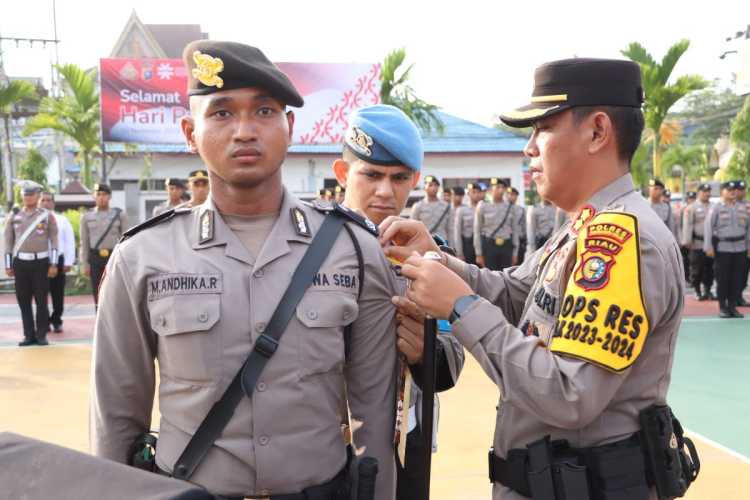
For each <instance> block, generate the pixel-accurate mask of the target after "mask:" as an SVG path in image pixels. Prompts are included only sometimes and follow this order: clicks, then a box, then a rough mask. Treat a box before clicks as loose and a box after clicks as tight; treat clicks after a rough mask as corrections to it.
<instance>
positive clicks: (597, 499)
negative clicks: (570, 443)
mask: <svg viewBox="0 0 750 500" xmlns="http://www.w3.org/2000/svg"><path fill="white" fill-rule="evenodd" d="M581 451H582V453H583V454H584V461H585V462H586V465H587V466H588V469H589V483H590V484H591V491H592V497H593V500H648V498H649V487H648V483H647V482H646V465H645V463H644V459H643V452H642V450H641V445H640V443H639V439H638V435H637V434H636V435H634V436H633V437H631V438H630V439H626V440H623V441H618V442H616V443H612V444H607V445H603V446H595V447H592V448H584V449H582V450H581Z"/></svg>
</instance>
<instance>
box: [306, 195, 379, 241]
mask: <svg viewBox="0 0 750 500" xmlns="http://www.w3.org/2000/svg"><path fill="white" fill-rule="evenodd" d="M312 206H313V208H315V210H318V211H319V212H323V213H326V214H328V213H330V214H336V215H338V216H340V217H345V218H347V219H349V220H351V221H353V222H356V223H357V225H358V226H360V227H362V228H363V229H364V230H366V231H367V232H368V233H370V234H372V235H374V236H378V235H379V234H380V232H379V231H378V226H376V225H375V223H374V222H373V221H371V220H370V219H368V218H367V217H365V216H364V215H361V214H359V213H357V212H355V211H354V210H352V209H350V208H347V207H345V206H344V205H339V204H338V203H336V202H322V201H320V200H316V201H314V202H313V203H312Z"/></svg>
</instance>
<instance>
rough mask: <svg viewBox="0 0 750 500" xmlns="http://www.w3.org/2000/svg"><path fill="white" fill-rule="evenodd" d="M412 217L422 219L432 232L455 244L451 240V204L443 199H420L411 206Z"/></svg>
mask: <svg viewBox="0 0 750 500" xmlns="http://www.w3.org/2000/svg"><path fill="white" fill-rule="evenodd" d="M410 218H411V219H414V220H418V221H421V222H422V223H423V224H424V225H425V226H427V229H428V230H429V231H430V233H433V234H439V235H440V236H442V237H443V238H445V239H446V240H447V241H448V244H449V245H450V244H453V242H452V241H450V240H451V236H452V234H451V233H452V231H453V230H452V228H451V223H450V222H451V205H450V203H448V202H445V201H443V200H436V201H429V200H428V199H427V197H425V198H423V199H422V200H419V201H418V202H416V203H415V204H414V206H412V208H411V216H410Z"/></svg>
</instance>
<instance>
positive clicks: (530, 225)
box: [526, 207, 537, 253]
mask: <svg viewBox="0 0 750 500" xmlns="http://www.w3.org/2000/svg"><path fill="white" fill-rule="evenodd" d="M536 214H537V209H536V207H531V208H529V211H528V214H527V217H526V252H527V253H533V252H534V250H536Z"/></svg>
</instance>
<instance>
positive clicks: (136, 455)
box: [128, 432, 157, 472]
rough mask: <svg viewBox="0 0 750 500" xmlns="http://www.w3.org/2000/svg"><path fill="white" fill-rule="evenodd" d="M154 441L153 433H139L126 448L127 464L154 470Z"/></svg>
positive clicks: (155, 440) (150, 470)
mask: <svg viewBox="0 0 750 500" xmlns="http://www.w3.org/2000/svg"><path fill="white" fill-rule="evenodd" d="M156 442H157V438H156V436H154V435H153V434H150V433H148V432H144V433H143V434H141V435H139V436H138V437H137V438H136V439H135V441H133V444H132V445H130V450H128V465H130V466H133V467H135V468H137V469H142V470H145V471H149V472H156V471H157V467H156Z"/></svg>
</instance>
